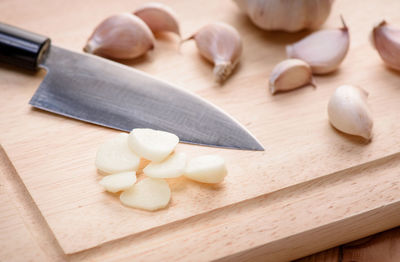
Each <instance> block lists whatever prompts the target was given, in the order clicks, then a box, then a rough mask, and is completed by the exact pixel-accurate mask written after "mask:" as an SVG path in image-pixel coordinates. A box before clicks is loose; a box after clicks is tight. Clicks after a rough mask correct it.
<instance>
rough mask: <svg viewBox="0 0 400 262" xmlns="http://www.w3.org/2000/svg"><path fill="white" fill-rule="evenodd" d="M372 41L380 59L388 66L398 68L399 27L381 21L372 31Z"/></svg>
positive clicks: (399, 64) (399, 51)
mask: <svg viewBox="0 0 400 262" xmlns="http://www.w3.org/2000/svg"><path fill="white" fill-rule="evenodd" d="M372 42H373V45H374V46H375V48H376V50H377V51H378V53H379V55H380V56H381V58H382V60H383V61H384V62H385V63H386V64H387V65H388V66H389V67H391V68H393V69H395V70H400V29H397V28H394V27H393V26H390V25H388V24H387V23H386V21H382V22H381V23H380V24H378V25H377V26H375V27H374V29H373V31H372Z"/></svg>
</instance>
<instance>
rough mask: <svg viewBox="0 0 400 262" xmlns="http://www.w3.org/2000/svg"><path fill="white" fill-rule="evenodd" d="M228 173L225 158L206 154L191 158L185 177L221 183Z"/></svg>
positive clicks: (203, 181) (204, 181)
mask: <svg viewBox="0 0 400 262" xmlns="http://www.w3.org/2000/svg"><path fill="white" fill-rule="evenodd" d="M227 173H228V171H227V169H226V165H225V160H224V159H223V158H222V157H220V156H217V155H204V156H199V157H196V158H193V159H191V160H190V161H189V162H188V163H187V165H186V169H185V174H184V175H185V177H187V178H189V179H192V180H195V181H198V182H202V183H211V184H214V183H220V182H222V181H223V180H224V178H225V176H226V174H227Z"/></svg>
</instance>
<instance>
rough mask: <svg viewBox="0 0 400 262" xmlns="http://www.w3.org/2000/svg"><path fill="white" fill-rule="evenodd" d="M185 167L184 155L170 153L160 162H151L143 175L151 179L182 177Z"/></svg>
mask: <svg viewBox="0 0 400 262" xmlns="http://www.w3.org/2000/svg"><path fill="white" fill-rule="evenodd" d="M185 166H186V154H185V153H172V154H171V155H169V156H168V157H167V158H166V159H165V160H164V161H162V162H151V163H150V164H149V165H147V166H146V167H145V168H144V169H143V173H144V174H145V175H146V176H148V177H153V178H176V177H180V176H181V175H183V172H184V170H185Z"/></svg>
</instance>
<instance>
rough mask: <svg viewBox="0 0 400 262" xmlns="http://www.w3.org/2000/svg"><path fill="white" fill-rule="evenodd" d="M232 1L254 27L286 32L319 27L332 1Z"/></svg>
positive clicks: (328, 11)
mask: <svg viewBox="0 0 400 262" xmlns="http://www.w3.org/2000/svg"><path fill="white" fill-rule="evenodd" d="M234 1H235V2H236V4H237V5H238V6H239V8H240V9H241V10H242V11H243V12H245V13H246V14H247V15H248V16H249V18H250V20H251V21H252V22H253V23H254V24H255V25H256V26H258V27H260V28H262V29H265V30H284V31H288V32H296V31H300V30H302V29H305V28H311V29H313V28H317V27H319V26H320V25H322V24H323V23H324V22H325V20H326V19H327V18H328V16H329V13H330V11H331V6H332V3H333V0H289V1H284V0H258V1H255V0H234Z"/></svg>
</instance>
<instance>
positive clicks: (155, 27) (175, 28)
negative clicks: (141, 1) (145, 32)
mask: <svg viewBox="0 0 400 262" xmlns="http://www.w3.org/2000/svg"><path fill="white" fill-rule="evenodd" d="M133 14H135V15H136V16H138V17H139V18H141V19H142V20H143V21H144V22H145V23H146V24H147V25H148V26H149V28H150V29H151V31H153V33H154V34H158V33H162V32H172V33H175V34H177V35H178V36H180V35H181V34H180V31H179V23H178V19H177V16H176V14H175V12H174V11H173V10H172V9H171V8H170V7H169V6H167V5H165V4H162V3H147V4H145V5H143V6H141V7H139V8H138V9H136V10H135V11H134V12H133Z"/></svg>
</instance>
